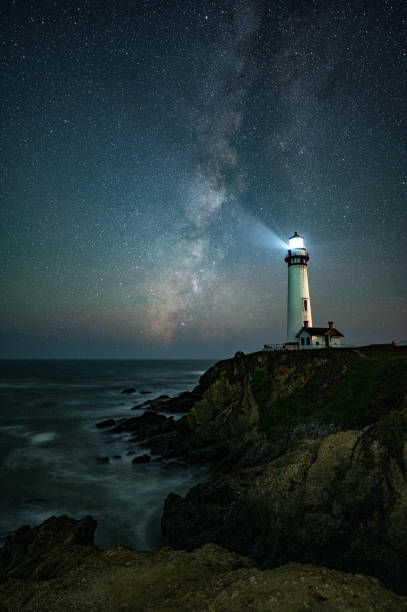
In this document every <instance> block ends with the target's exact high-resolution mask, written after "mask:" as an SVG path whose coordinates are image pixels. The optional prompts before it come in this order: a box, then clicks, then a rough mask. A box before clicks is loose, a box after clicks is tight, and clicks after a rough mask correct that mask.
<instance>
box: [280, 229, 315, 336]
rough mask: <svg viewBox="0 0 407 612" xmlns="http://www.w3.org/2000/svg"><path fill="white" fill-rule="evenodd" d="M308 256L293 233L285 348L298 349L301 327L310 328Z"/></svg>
mask: <svg viewBox="0 0 407 612" xmlns="http://www.w3.org/2000/svg"><path fill="white" fill-rule="evenodd" d="M308 260H309V255H308V253H307V250H306V248H305V247H304V240H303V238H302V236H299V235H298V234H297V232H295V234H294V236H291V238H290V239H289V245H288V254H287V257H286V258H285V261H286V262H287V264H288V301H287V342H286V345H285V346H286V348H298V345H299V339H298V334H299V332H300V330H301V329H302V328H303V327H312V316H311V300H310V297H309V288H308V273H307V261H308Z"/></svg>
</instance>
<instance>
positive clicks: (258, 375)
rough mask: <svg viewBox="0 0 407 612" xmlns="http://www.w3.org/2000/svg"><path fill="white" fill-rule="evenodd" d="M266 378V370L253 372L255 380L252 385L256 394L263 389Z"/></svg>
mask: <svg viewBox="0 0 407 612" xmlns="http://www.w3.org/2000/svg"><path fill="white" fill-rule="evenodd" d="M265 377H266V372H265V371H264V370H261V369H258V370H255V371H254V372H253V378H252V380H251V383H250V386H251V388H252V391H254V392H255V393H256V392H258V391H260V390H261V389H262V388H263V385H264V381H265Z"/></svg>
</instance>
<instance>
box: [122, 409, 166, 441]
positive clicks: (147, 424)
mask: <svg viewBox="0 0 407 612" xmlns="http://www.w3.org/2000/svg"><path fill="white" fill-rule="evenodd" d="M166 421H167V417H165V416H163V415H162V414H157V413H156V412H152V411H146V412H145V413H144V414H142V415H140V416H137V417H132V418H130V419H125V420H124V421H122V422H120V423H119V424H118V425H117V426H116V427H115V428H114V429H112V432H113V433H123V432H135V433H137V434H139V435H140V436H143V437H146V436H147V435H152V434H153V433H154V432H155V431H157V433H159V432H161V429H160V426H161V425H162V424H163V423H164V422H166Z"/></svg>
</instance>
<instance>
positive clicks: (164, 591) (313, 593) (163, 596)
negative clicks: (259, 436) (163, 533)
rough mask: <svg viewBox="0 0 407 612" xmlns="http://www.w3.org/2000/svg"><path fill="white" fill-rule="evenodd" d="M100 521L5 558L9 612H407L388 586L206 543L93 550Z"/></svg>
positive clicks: (66, 526) (48, 531) (0, 558)
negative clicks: (263, 563) (266, 565)
mask: <svg viewBox="0 0 407 612" xmlns="http://www.w3.org/2000/svg"><path fill="white" fill-rule="evenodd" d="M94 528H95V521H93V520H92V519H91V518H90V517H87V518H85V519H83V520H81V521H74V520H73V519H70V518H68V517H59V518H56V517H51V518H50V519H48V520H47V521H46V522H45V523H43V524H42V525H41V526H40V527H36V528H34V529H30V528H22V529H20V530H18V532H17V533H16V534H15V536H14V538H13V539H12V540H9V542H8V544H7V545H6V547H5V549H3V551H2V552H1V553H0V572H1V574H0V575H1V578H2V580H5V582H4V583H3V584H2V585H0V610H1V612H6V611H7V612H14V611H20V610H22V611H23V610H24V611H27V612H28V611H37V612H43V611H44V612H45V611H52V612H58V611H66V610H77V611H85V610H86V611H92V610H94V611H98V612H102V611H106V612H117V611H119V610H120V611H121V612H127V611H129V612H130V611H140V612H147V611H151V612H153V611H154V612H159V611H161V610H162V611H164V610H165V611H166V612H172V611H175V610H177V611H180V612H183V611H185V612H186V611H189V612H195V611H199V610H212V611H214V612H215V611H219V612H220V611H222V612H223V611H225V612H226V611H228V610H230V611H231V612H232V611H233V612H236V611H237V610H253V611H259V610H260V611H262V610H264V611H266V610H274V611H279V612H292V611H300V610H304V611H305V610H315V611H318V610H321V611H322V610H323V611H326V610H329V611H335V610H338V611H339V610H341V611H344V612H345V611H348V610H377V611H378V612H387V611H388V612H395V611H401V610H407V598H405V597H400V596H398V595H396V594H395V593H392V592H391V591H389V590H387V589H385V588H384V587H383V586H382V585H381V584H380V583H379V581H378V580H376V579H374V578H370V577H367V576H361V575H351V574H345V573H344V572H338V571H335V570H329V569H327V568H324V567H315V566H312V565H301V564H299V563H289V564H287V565H283V566H281V567H278V568H276V569H273V570H266V571H261V570H259V569H257V568H255V567H254V566H253V564H252V562H251V561H249V559H247V558H244V557H241V556H239V555H237V554H235V553H232V552H229V551H227V550H224V549H222V548H220V547H219V546H216V545H215V544H206V545H205V546H203V547H202V548H198V549H196V550H195V551H194V552H191V553H187V552H185V551H174V550H172V549H170V548H162V549H161V550H156V551H151V552H138V551H134V550H130V549H126V548H122V547H118V548H112V549H109V550H106V551H101V550H99V549H98V548H97V547H95V546H93V545H92V539H93V531H94Z"/></svg>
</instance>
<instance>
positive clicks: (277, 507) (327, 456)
mask: <svg viewBox="0 0 407 612" xmlns="http://www.w3.org/2000/svg"><path fill="white" fill-rule="evenodd" d="M201 387H202V388H203V392H202V395H201V398H200V400H199V401H197V402H196V403H195V404H194V406H193V407H192V408H191V412H190V414H189V416H188V417H187V418H188V424H189V426H190V428H191V429H192V430H193V432H194V438H195V444H198V443H200V444H203V445H204V446H203V449H206V450H208V449H209V448H212V449H213V452H214V456H216V459H217V463H216V469H215V475H214V477H213V478H212V479H211V480H210V481H209V482H208V483H206V484H201V485H197V486H196V487H194V488H193V489H192V490H191V491H190V492H189V493H188V495H187V496H186V497H185V498H181V497H179V496H176V495H170V496H169V497H168V498H167V501H166V504H165V508H164V514H163V520H162V526H163V532H164V535H165V538H166V542H167V543H169V544H170V545H172V546H175V547H181V548H186V549H187V550H192V549H193V548H194V547H196V546H201V545H202V544H203V543H204V542H208V541H210V542H215V543H217V544H219V545H221V546H225V547H226V548H228V549H229V550H233V551H236V552H238V553H239V554H243V555H247V556H249V557H250V558H252V559H253V560H254V561H255V562H256V563H257V564H259V565H260V566H262V567H275V566H277V565H280V564H281V563H286V562H288V561H299V562H303V563H315V564H318V565H327V566H329V567H332V568H336V569H345V570H347V571H352V572H355V571H356V572H362V573H368V574H370V575H374V576H377V577H379V578H380V579H381V580H383V581H385V583H386V584H387V585H388V586H390V587H391V588H394V589H396V590H397V591H398V592H401V593H407V583H406V579H405V570H406V567H407V537H406V536H407V532H406V527H405V525H406V524H407V521H406V519H407V483H406V469H407V463H406V461H407V445H406V431H407V428H406V423H407V420H406V417H407V403H406V397H407V360H406V349H396V348H394V347H388V348H387V347H386V348H385V347H383V348H380V347H367V348H366V349H358V350H337V351H320V352H318V351H315V352H311V351H310V352H305V351H304V352H303V353H257V354H253V355H249V356H246V357H238V358H235V359H232V360H229V361H226V362H221V363H219V364H217V365H216V366H214V367H213V368H212V369H211V370H209V371H208V372H207V373H206V374H205V375H204V377H203V378H202V379H201Z"/></svg>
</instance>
